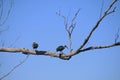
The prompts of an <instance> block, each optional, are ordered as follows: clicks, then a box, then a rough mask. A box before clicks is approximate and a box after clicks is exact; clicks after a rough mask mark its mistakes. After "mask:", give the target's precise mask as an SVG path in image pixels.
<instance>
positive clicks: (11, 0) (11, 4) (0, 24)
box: [0, 0, 13, 26]
mask: <svg viewBox="0 0 120 80" xmlns="http://www.w3.org/2000/svg"><path fill="white" fill-rule="evenodd" d="M12 6H13V0H10V8H9V9H8V12H7V16H6V18H5V19H4V21H3V22H1V23H0V26H2V25H4V24H5V23H6V21H7V20H8V18H9V15H10V12H11V10H12ZM2 14H3V10H2ZM2 14H1V15H2Z"/></svg>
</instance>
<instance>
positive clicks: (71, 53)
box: [0, 0, 120, 60]
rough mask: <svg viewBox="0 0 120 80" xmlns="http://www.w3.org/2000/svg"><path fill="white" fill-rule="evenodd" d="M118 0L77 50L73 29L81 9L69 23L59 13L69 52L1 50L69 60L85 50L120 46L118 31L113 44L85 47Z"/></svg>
mask: <svg viewBox="0 0 120 80" xmlns="http://www.w3.org/2000/svg"><path fill="white" fill-rule="evenodd" d="M117 1H118V0H113V2H111V4H110V5H109V6H108V8H107V9H106V10H105V11H104V13H103V14H101V16H100V18H99V19H98V21H97V22H96V24H95V25H94V26H93V28H92V29H91V31H90V32H89V34H88V35H87V37H86V38H85V39H84V41H83V43H82V44H81V45H80V46H79V47H78V48H77V49H76V50H73V49H72V33H73V30H74V29H75V26H76V23H75V19H76V18H77V16H78V13H79V11H80V9H79V10H78V11H77V12H76V13H75V15H74V17H73V19H72V20H71V23H70V24H69V25H68V23H67V20H66V17H65V16H63V15H61V13H60V12H58V13H57V14H58V15H59V16H61V17H62V18H63V19H64V26H65V30H66V32H67V34H68V40H69V53H66V54H62V55H60V54H57V53H55V52H49V51H39V50H30V49H27V48H7V47H0V52H9V53H23V54H26V55H29V54H32V55H44V56H52V57H56V58H60V59H62V60H69V59H71V57H73V56H74V55H77V54H80V53H82V52H85V51H90V50H95V49H103V48H110V47H114V46H120V41H117V40H118V38H119V35H118V33H117V36H116V39H115V42H113V43H112V44H108V45H100V46H89V47H87V48H85V47H84V46H85V45H86V44H87V43H88V41H89V39H90V38H91V36H92V34H93V33H94V31H95V30H96V29H97V28H98V27H99V24H100V23H101V22H102V20H103V19H104V18H105V17H106V16H108V15H110V14H112V13H114V12H115V10H116V7H113V5H114V4H115V3H116V2H117Z"/></svg>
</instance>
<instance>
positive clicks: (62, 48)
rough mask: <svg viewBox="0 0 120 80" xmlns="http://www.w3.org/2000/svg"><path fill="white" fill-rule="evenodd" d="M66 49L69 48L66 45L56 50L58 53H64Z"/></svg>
mask: <svg viewBox="0 0 120 80" xmlns="http://www.w3.org/2000/svg"><path fill="white" fill-rule="evenodd" d="M65 48H68V47H67V46H66V45H64V46H63V45H60V46H58V47H57V48H56V52H58V51H60V52H62V51H63V50H64V49H65Z"/></svg>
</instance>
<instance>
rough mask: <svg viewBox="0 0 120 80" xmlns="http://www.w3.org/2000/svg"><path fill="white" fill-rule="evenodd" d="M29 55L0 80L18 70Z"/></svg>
mask: <svg viewBox="0 0 120 80" xmlns="http://www.w3.org/2000/svg"><path fill="white" fill-rule="evenodd" d="M28 57H29V55H27V56H26V58H25V59H24V60H22V61H21V62H20V63H19V64H17V65H16V66H14V67H13V69H11V70H10V71H9V72H8V73H7V74H5V75H4V76H2V77H1V78H0V80H2V79H4V78H5V77H7V76H9V75H10V74H11V73H12V72H13V71H14V70H15V69H16V68H18V67H19V66H20V65H22V64H23V63H25V61H26V60H27V59H28Z"/></svg>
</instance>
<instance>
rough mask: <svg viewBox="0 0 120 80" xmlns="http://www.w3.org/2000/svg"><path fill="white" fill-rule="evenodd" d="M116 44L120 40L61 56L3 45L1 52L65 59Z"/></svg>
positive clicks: (118, 43)
mask: <svg viewBox="0 0 120 80" xmlns="http://www.w3.org/2000/svg"><path fill="white" fill-rule="evenodd" d="M115 46H120V42H116V43H114V44H110V45H104V46H91V47H88V48H84V49H81V50H79V51H78V52H77V53H76V52H70V53H68V54H62V55H61V57H60V56H59V55H60V54H58V53H54V52H49V51H39V50H29V49H26V48H5V47H1V48H0V52H11V53H19V52H22V53H23V54H26V55H29V54H32V55H45V56H51V57H56V58H60V59H63V60H69V59H71V56H74V55H77V54H79V53H81V52H84V51H88V50H93V49H104V48H110V47H115Z"/></svg>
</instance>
